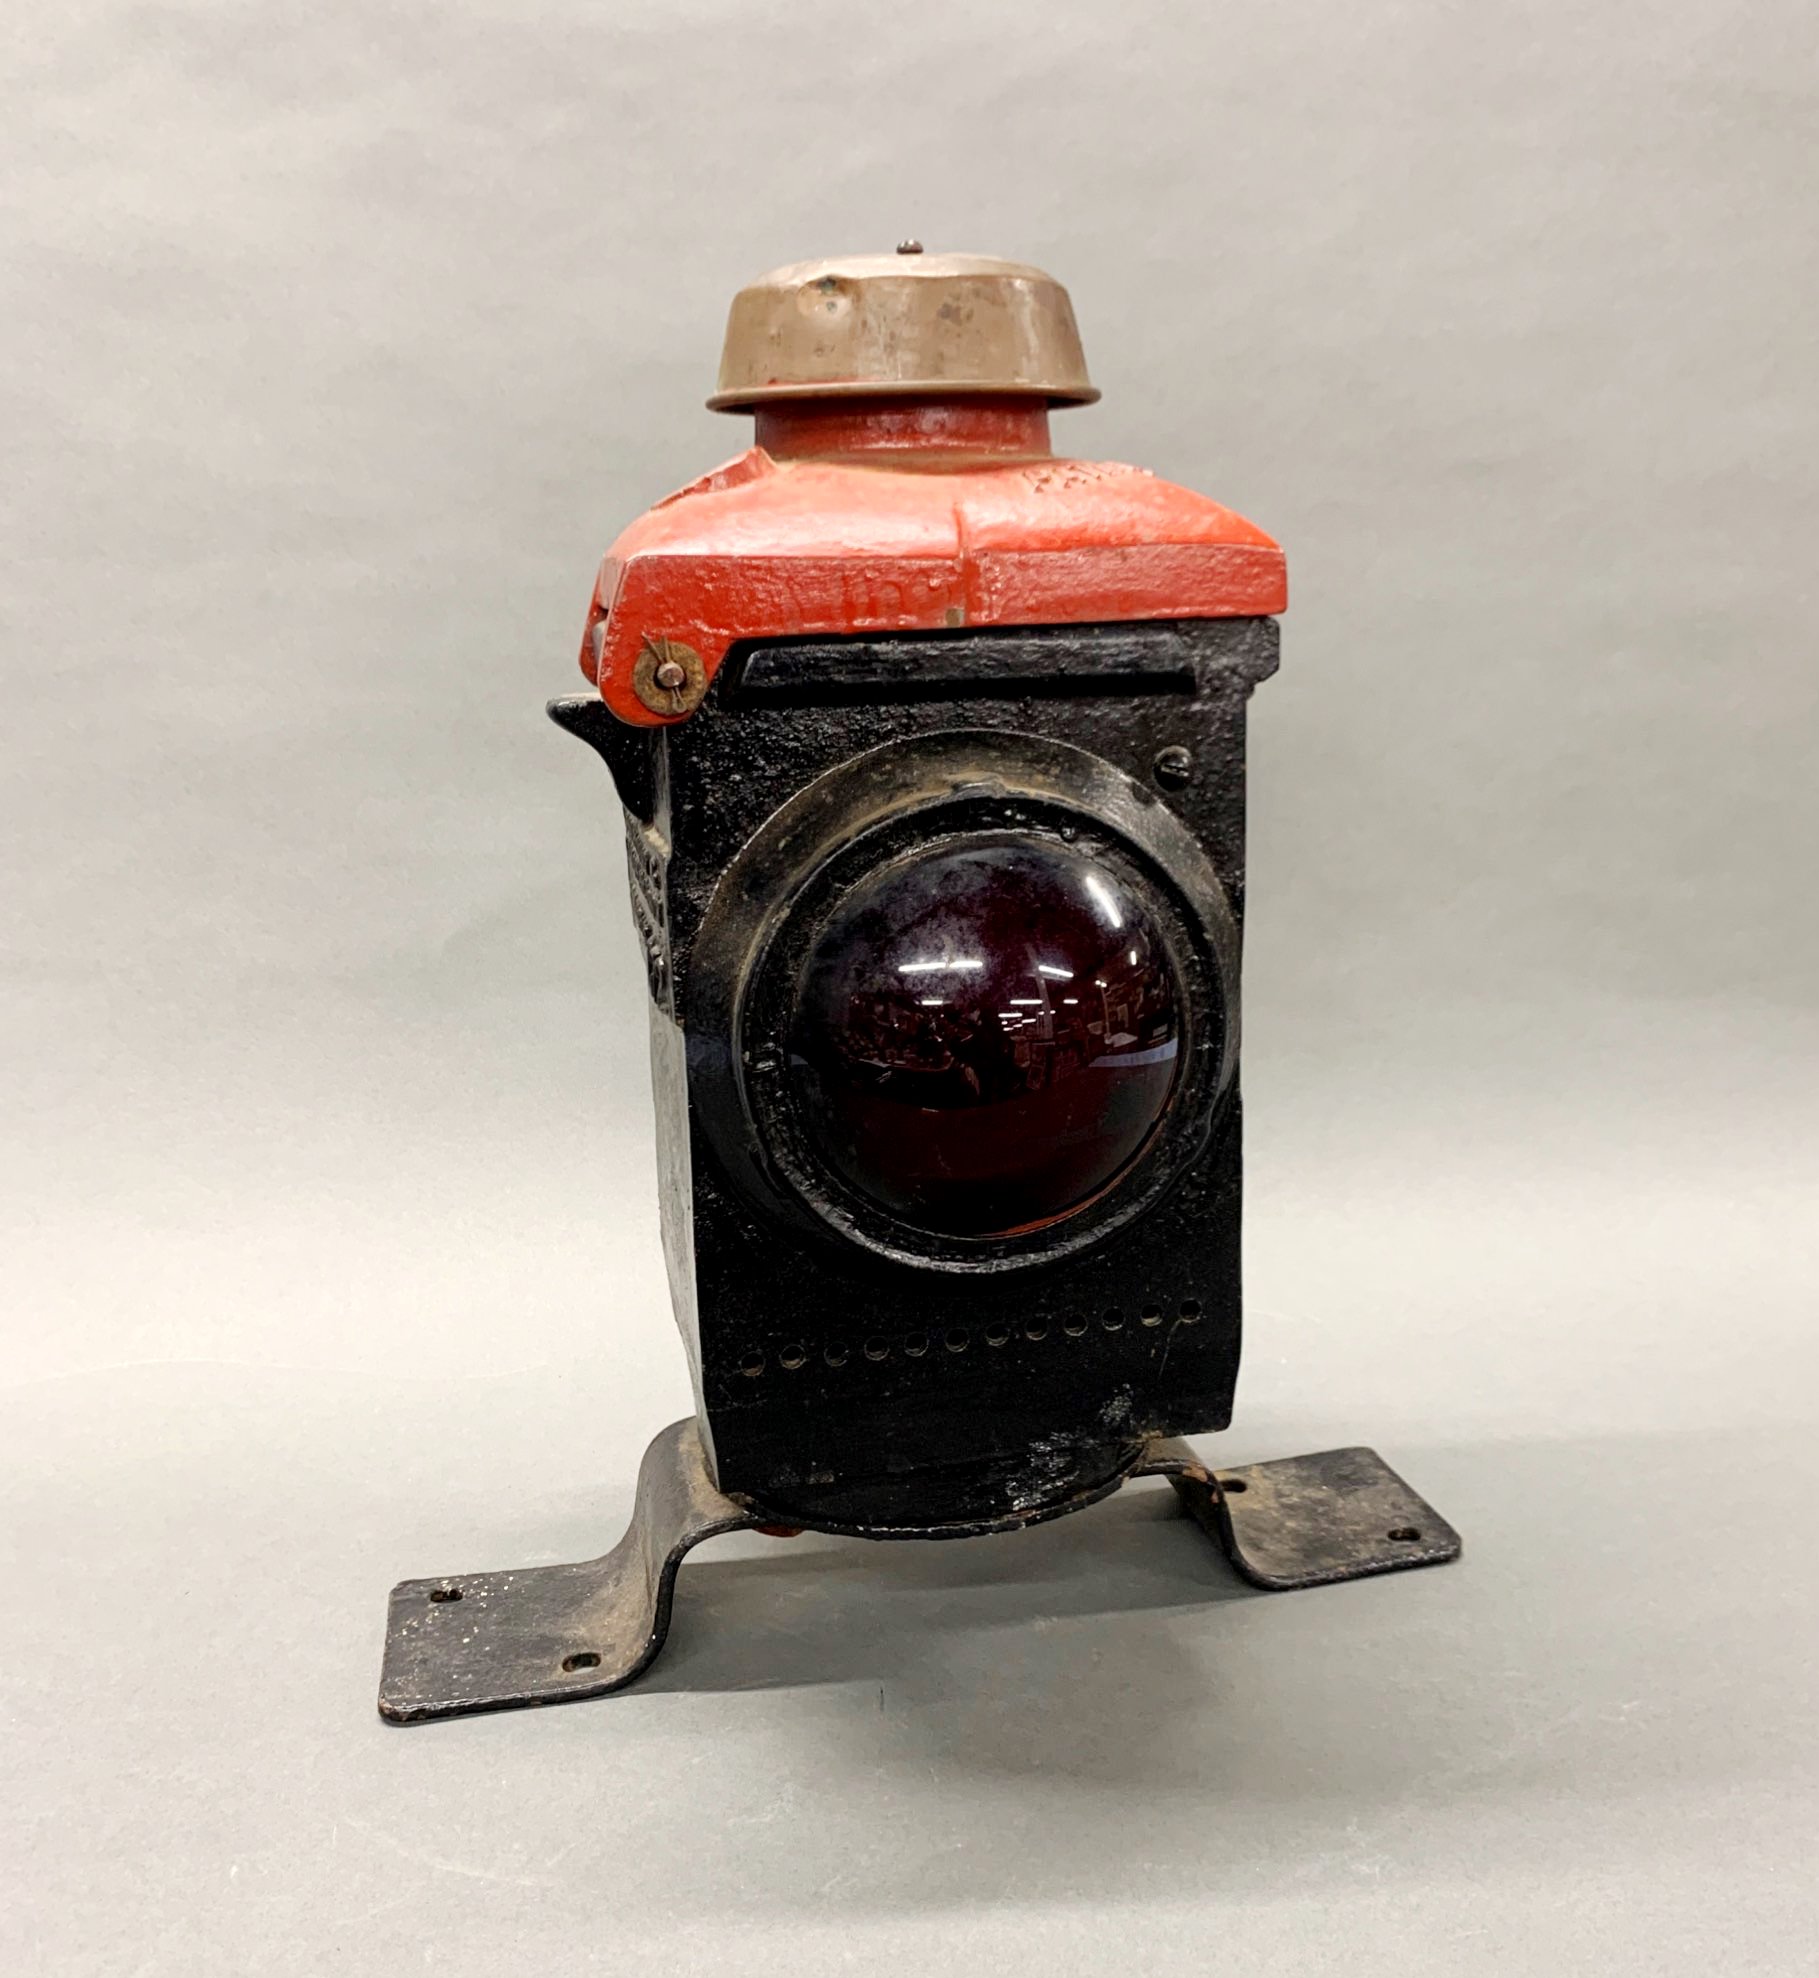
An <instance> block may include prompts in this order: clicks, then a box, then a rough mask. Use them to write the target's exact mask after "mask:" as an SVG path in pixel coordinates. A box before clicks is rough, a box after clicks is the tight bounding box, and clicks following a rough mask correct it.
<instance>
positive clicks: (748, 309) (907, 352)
mask: <svg viewBox="0 0 1819 1978" xmlns="http://www.w3.org/2000/svg"><path fill="white" fill-rule="evenodd" d="M960 392H965V393H985V392H991V393H997V394H1000V395H1011V394H1016V395H1027V396H1029V397H1033V398H1043V399H1046V400H1048V402H1049V403H1050V404H1052V405H1090V404H1091V403H1092V402H1093V400H1094V399H1096V398H1097V397H1098V396H1099V393H1098V390H1097V389H1096V388H1095V386H1094V385H1093V383H1092V381H1091V380H1090V379H1089V378H1088V377H1087V375H1086V355H1085V353H1084V352H1083V351H1082V350H1081V348H1080V332H1079V330H1078V329H1077V328H1076V327H1075V324H1074V306H1073V304H1072V303H1071V302H1069V300H1068V297H1067V290H1066V289H1064V288H1063V287H1062V286H1061V284H1060V283H1059V282H1058V281H1056V280H1055V278H1054V276H1052V275H1045V274H1044V273H1043V272H1042V270H1041V269H1040V268H1031V267H1027V266H1026V265H1025V264H1024V263H1022V262H1020V261H996V260H993V259H992V258H991V257H990V256H988V255H983V254H924V253H923V252H922V250H921V248H920V247H918V246H917V245H916V244H915V243H914V242H908V241H906V242H905V243H904V245H903V246H902V247H900V248H899V249H898V250H897V252H896V253H895V254H854V255H847V256H844V257H842V258H840V259H837V260H832V261H798V262H797V263H796V264H795V265H794V266H793V267H788V268H778V269H775V270H774V271H773V272H772V273H770V274H768V275H765V276H763V277H762V278H761V279H759V280H758V281H755V282H753V283H752V284H751V286H750V287H749V288H743V289H741V290H740V291H739V293H738V294H737V295H736V296H734V298H733V306H732V311H731V313H730V314H729V315H728V317H727V321H726V347H725V349H724V350H723V351H722V353H721V357H720V386H719V389H718V390H717V391H716V392H715V393H714V395H713V397H712V398H710V399H709V400H708V404H709V405H710V406H711V407H712V408H713V409H714V410H715V411H716V412H743V411H746V410H749V409H750V408H751V407H753V406H758V405H763V404H766V403H769V402H771V401H774V400H776V399H790V398H798V399H799V398H862V397H865V398H875V397H880V396H884V395H890V396H894V397H902V396H906V395H908V394H910V393H920V394H924V395H935V396H940V397H949V396H952V395H953V394H955V393H960Z"/></svg>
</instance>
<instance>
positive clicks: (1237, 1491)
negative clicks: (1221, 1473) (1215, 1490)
mask: <svg viewBox="0 0 1819 1978" xmlns="http://www.w3.org/2000/svg"><path fill="white" fill-rule="evenodd" d="M1219 1488H1220V1489H1221V1490H1222V1491H1224V1492H1225V1494H1226V1496H1227V1497H1241V1496H1242V1495H1243V1494H1244V1493H1245V1492H1246V1491H1247V1490H1249V1489H1250V1485H1249V1484H1247V1483H1246V1482H1245V1481H1244V1479H1243V1478H1242V1477H1221V1478H1220V1479H1219Z"/></svg>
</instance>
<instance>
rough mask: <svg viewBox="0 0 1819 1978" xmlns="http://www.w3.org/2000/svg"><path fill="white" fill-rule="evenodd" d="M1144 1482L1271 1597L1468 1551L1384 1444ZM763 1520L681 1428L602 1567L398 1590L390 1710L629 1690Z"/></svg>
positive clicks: (1163, 1460)
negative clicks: (698, 1580)
mask: <svg viewBox="0 0 1819 1978" xmlns="http://www.w3.org/2000/svg"><path fill="white" fill-rule="evenodd" d="M1131 1474H1133V1475H1135V1476H1165V1477H1167V1478H1168V1480H1169V1482H1170V1483H1171V1484H1173V1486H1174V1488H1175V1490H1176V1492H1177V1494H1178V1495H1179V1496H1180V1498H1181V1500H1182V1502H1183V1504H1184V1505H1185V1506H1186V1508H1187V1510H1188V1511H1189V1512H1190V1513H1191V1514H1192V1516H1193V1517H1194V1518H1195V1519H1196V1520H1197V1521H1198V1522H1199V1524H1200V1525H1201V1526H1203V1527H1204V1529H1205V1530H1206V1531H1207V1532H1208V1534H1209V1535H1210V1536H1211V1537H1213V1538H1215V1539H1216V1540H1217V1541H1218V1542H1219V1544H1220V1545H1221V1546H1222V1547H1223V1549H1224V1551H1225V1553H1226V1555H1227V1557H1228V1558H1229V1559H1230V1560H1231V1562H1232V1564H1233V1566H1234V1567H1235V1568H1236V1569H1237V1571H1238V1572H1239V1574H1240V1575H1241V1576H1242V1577H1243V1578H1244V1579H1246V1580H1248V1581H1249V1582H1250V1584H1251V1585H1252V1586H1255V1587H1261V1588H1264V1589H1266V1590H1269V1591H1285V1590H1287V1589H1290V1588H1294V1587H1311V1586H1325V1585H1329V1584H1331V1583H1332V1582H1334V1581H1336V1580H1354V1579H1362V1578H1363V1577H1365V1576H1366V1575H1368V1574H1372V1573H1393V1572H1397V1571H1400V1570H1402V1569H1404V1568H1407V1567H1410V1566H1437V1565H1441V1564H1443V1563H1444V1562H1445V1561H1447V1560H1449V1559H1456V1558H1458V1556H1459V1550H1460V1541H1459V1534H1458V1533H1457V1532H1455V1531H1454V1530H1453V1528H1452V1526H1451V1525H1449V1524H1448V1523H1447V1522H1446V1521H1445V1519H1443V1518H1441V1517H1440V1516H1439V1515H1438V1514H1437V1513H1436V1512H1435V1511H1434V1510H1433V1508H1432V1506H1430V1505H1429V1504H1428V1503H1427V1502H1426V1501H1425V1500H1424V1499H1422V1498H1420V1497H1417V1496H1416V1494H1415V1493H1414V1492H1413V1491H1412V1490H1410V1489H1409V1487H1408V1485H1407V1484H1405V1483H1404V1482H1403V1481H1402V1479H1401V1478H1400V1477H1399V1476H1397V1475H1396V1473H1395V1471H1393V1470H1392V1469H1391V1468H1390V1467H1389V1465H1388V1464H1386V1463H1385V1462H1384V1461H1383V1459H1382V1457H1380V1456H1378V1455H1377V1454H1376V1452H1375V1451H1374V1450H1370V1449H1332V1450H1327V1451H1325V1452H1324V1453H1323V1454H1321V1455H1317V1456H1291V1457H1288V1458H1285V1459H1283V1460H1282V1461H1279V1462H1274V1463H1252V1464H1248V1465H1245V1466H1243V1467H1240V1468H1236V1469H1216V1468H1212V1467H1209V1466H1208V1465H1207V1464H1206V1463H1205V1462H1204V1461H1203V1460H1202V1459H1201V1458H1200V1457H1198V1456H1196V1455H1195V1453H1194V1452H1193V1450H1192V1449H1191V1448H1189V1446H1188V1445H1187V1444H1186V1443H1185V1442H1179V1441H1174V1440H1168V1439H1162V1440H1158V1441H1156V1442H1153V1443H1151V1444H1150V1445H1149V1447H1148V1448H1147V1449H1146V1450H1145V1451H1144V1453H1143V1456H1142V1457H1141V1459H1140V1460H1139V1461H1138V1463H1137V1465H1136V1467H1135V1469H1134V1470H1133V1471H1132V1473H1131ZM761 1522H762V1520H761V1514H760V1513H758V1512H755V1511H752V1510H750V1509H748V1508H747V1507H746V1506H744V1505H742V1504H739V1503H737V1502H735V1501H734V1500H733V1499H732V1498H730V1497H726V1496H723V1495H722V1494H721V1492H720V1491H719V1490H717V1489H716V1488H715V1487H714V1483H713V1479H712V1478H711V1477H710V1476H709V1475H708V1470H707V1457H706V1452H705V1451H704V1450H703V1448H702V1445H701V1436H700V1432H699V1430H698V1428H697V1426H696V1424H695V1422H694V1421H693V1419H690V1420H688V1421H682V1422H674V1423H672V1424H671V1425H670V1426H669V1427H668V1428H666V1429H665V1430H663V1432H662V1433H661V1434H660V1435H659V1436H657V1438H656V1439H655V1441H653V1442H652V1444H651V1446H650V1447H649V1449H647V1450H646V1451H645V1454H644V1461H643V1463H642V1464H641V1465H640V1466H639V1470H638V1489H637V1496H636V1500H635V1502H634V1504H633V1507H632V1519H631V1525H630V1527H629V1529H628V1530H627V1532H626V1534H625V1536H624V1538H622V1539H621V1540H620V1541H619V1543H618V1544H617V1545H616V1546H615V1547H614V1548H613V1549H612V1551H611V1552H609V1553H607V1554H606V1556H605V1557H604V1558H601V1559H590V1560H586V1561H583V1562H581V1563H579V1564H575V1565H561V1566H529V1567H521V1568H518V1569H516V1570H508V1571H505V1572H496V1573H463V1574H454V1575H450V1576H447V1577H445V1578H442V1579H435V1580H406V1581H404V1582H403V1583H402V1584H401V1585H399V1586H397V1587H394V1588H393V1589H392V1597H391V1612H390V1617H389V1620H388V1623H387V1626H386V1634H385V1664H384V1669H383V1672H382V1674H381V1676H380V1679H379V1714H380V1715H381V1716H382V1717H384V1718H386V1719H387V1720H389V1721H390V1722H391V1723H394V1724H421V1723H427V1722H429V1721H430V1720H432V1719H434V1718H438V1717H462V1716H467V1715H469V1714H471V1713H473V1712H475V1711H481V1710H512V1709H518V1708H521V1707H523V1706H526V1705H529V1704H542V1703H575V1702H579V1701H580V1700H581V1699H582V1698H584V1697H590V1696H605V1695H606V1694H607V1693H608V1692H609V1691H612V1690H616V1689H621V1688H623V1687H624V1686H625V1685H626V1684H627V1683H629V1682H631V1681H632V1680H633V1678H634V1677H636V1676H638V1675H640V1674H642V1673H643V1671H644V1670H645V1669H647V1668H648V1667H649V1666H650V1664H651V1663H652V1661H654V1660H655V1658H656V1656H657V1653H658V1651H659V1650H660V1649H661V1648H662V1646H663V1641H664V1637H665V1636H666V1635H667V1634H668V1633H669V1622H670V1604H671V1600H672V1598H673V1596H674V1593H675V1587H676V1573H677V1569H678V1568H679V1567H680V1566H681V1564H682V1561H683V1559H684V1557H685V1556H686V1555H687V1553H688V1552H689V1551H690V1550H691V1548H693V1547H694V1546H697V1545H699V1544H700V1543H701V1542H702V1540H703V1539H709V1538H716V1537H718V1536H719V1535H720V1534H721V1533H722V1532H734V1531H745V1530H750V1529H752V1528H754V1527H758V1526H760V1525H761Z"/></svg>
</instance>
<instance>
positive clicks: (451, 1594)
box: [429, 1587, 461, 1607]
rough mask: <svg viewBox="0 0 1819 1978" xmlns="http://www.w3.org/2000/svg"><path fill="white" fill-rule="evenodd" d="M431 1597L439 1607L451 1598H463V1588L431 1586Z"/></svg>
mask: <svg viewBox="0 0 1819 1978" xmlns="http://www.w3.org/2000/svg"><path fill="white" fill-rule="evenodd" d="M429 1597H430V1599H431V1600H432V1601H434V1602H435V1604H436V1605H437V1606H438V1607H441V1606H443V1605H445V1604H446V1603H447V1602H449V1601H451V1600H459V1599H460V1598H461V1589H460V1588H459V1587H431V1588H430V1590H429Z"/></svg>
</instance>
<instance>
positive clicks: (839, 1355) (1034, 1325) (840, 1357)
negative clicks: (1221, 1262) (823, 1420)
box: [739, 1298, 1200, 1380]
mask: <svg viewBox="0 0 1819 1978" xmlns="http://www.w3.org/2000/svg"><path fill="white" fill-rule="evenodd" d="M1199 1316H1200V1305H1199V1302H1198V1300H1196V1299H1193V1298H1189V1299H1186V1300H1184V1301H1183V1303H1182V1305H1181V1308H1180V1311H1179V1312H1178V1313H1177V1317H1178V1318H1179V1320H1180V1322H1181V1324H1183V1325H1192V1324H1193V1323H1194V1322H1195V1321H1196V1320H1197V1319H1198V1318H1199ZM1164 1317H1165V1314H1164V1312H1163V1310H1162V1307H1161V1306H1160V1305H1145V1306H1144V1308H1143V1310H1142V1312H1141V1313H1139V1315H1138V1321H1137V1322H1138V1324H1139V1325H1145V1326H1159V1325H1161V1324H1162V1322H1163V1319H1164ZM1099 1324H1100V1327H1101V1328H1102V1330H1104V1331H1106V1332H1117V1331H1119V1330H1120V1329H1121V1328H1122V1326H1123V1324H1124V1314H1123V1313H1122V1312H1120V1311H1116V1310H1113V1311H1106V1312H1101V1313H1100V1315H1099ZM1015 1330H1016V1328H1015V1327H1012V1326H1007V1325H997V1324H993V1325H989V1326H986V1327H985V1328H984V1329H983V1331H982V1332H981V1333H980V1335H979V1336H980V1338H982V1339H983V1340H984V1341H985V1343H986V1345H987V1346H1006V1345H1008V1344H1009V1343H1010V1340H1011V1336H1012V1334H1013V1332H1014V1331H1015ZM1061 1330H1062V1331H1063V1332H1064V1333H1066V1334H1067V1336H1068V1338H1069V1339H1078V1338H1080V1336H1081V1335H1082V1334H1083V1333H1087V1332H1090V1331H1091V1330H1092V1321H1091V1320H1090V1319H1088V1318H1086V1317H1085V1316H1084V1314H1082V1313H1079V1312H1070V1313H1069V1314H1068V1316H1067V1317H1066V1318H1065V1319H1063V1320H1062V1321H1061ZM1048 1331H1049V1325H1048V1321H1047V1320H1046V1319H1031V1320H1030V1322H1029V1323H1028V1325H1026V1326H1025V1327H1024V1328H1023V1336H1024V1338H1025V1339H1032V1340H1036V1339H1046V1338H1047V1337H1048ZM934 1344H935V1341H934V1339H933V1337H932V1336H931V1335H930V1334H928V1333H926V1332H912V1333H910V1334H909V1335H908V1336H907V1337H906V1338H904V1339H902V1340H900V1341H893V1340H889V1339H883V1338H877V1339H868V1340H867V1341H866V1342H865V1344H864V1345H863V1346H862V1347H861V1348H860V1349H859V1350H860V1352H862V1353H863V1354H864V1355H865V1357H866V1358H867V1359H868V1360H888V1359H889V1358H890V1357H891V1354H892V1353H893V1352H894V1351H896V1350H897V1348H898V1347H899V1346H901V1348H902V1350H903V1352H904V1353H905V1354H907V1355H908V1357H909V1358H910V1359H912V1360H920V1359H921V1358H922V1356H923V1355H924V1354H925V1353H927V1352H928V1351H929V1350H930V1348H931V1347H932V1346H933V1345H934ZM940 1344H941V1345H942V1346H944V1347H945V1348H946V1349H947V1351H948V1352H950V1353H964V1352H965V1351H966V1349H967V1348H968V1346H970V1345H971V1344H972V1335H971V1334H970V1333H969V1332H967V1331H966V1330H965V1328H964V1327H961V1326H954V1327H952V1328H951V1329H950V1330H949V1331H947V1332H944V1333H943V1334H942V1335H941V1340H940ZM821 1357H822V1358H823V1359H824V1360H825V1361H826V1362H827V1364H828V1365H829V1366H830V1367H844V1366H845V1365H846V1363H847V1361H848V1360H849V1359H850V1358H851V1357H852V1356H851V1353H850V1351H849V1350H848V1347H847V1345H846V1342H845V1341H844V1340H840V1339H835V1340H830V1341H829V1342H828V1344H827V1345H826V1346H825V1347H824V1348H823V1349H822V1353H821ZM808 1359H809V1351H808V1348H807V1347H806V1346H802V1345H791V1346H785V1347H784V1348H782V1349H781V1351H780V1352H779V1353H778V1355H777V1364H778V1366H780V1367H782V1368H783V1369H784V1370H785V1371H786V1372H788V1373H795V1372H796V1371H797V1369H798V1368H800V1367H804V1366H806V1365H807V1364H808ZM766 1364H767V1363H766V1361H765V1357H764V1355H763V1354H762V1353H756V1352H754V1353H748V1354H747V1355H746V1356H745V1358H744V1359H743V1360H741V1361H740V1362H739V1371H740V1372H741V1373H742V1374H744V1375H745V1376H746V1378H747V1379H748V1380H756V1379H757V1378H758V1376H759V1375H760V1374H761V1373H763V1372H764V1369H765V1366H766Z"/></svg>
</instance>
